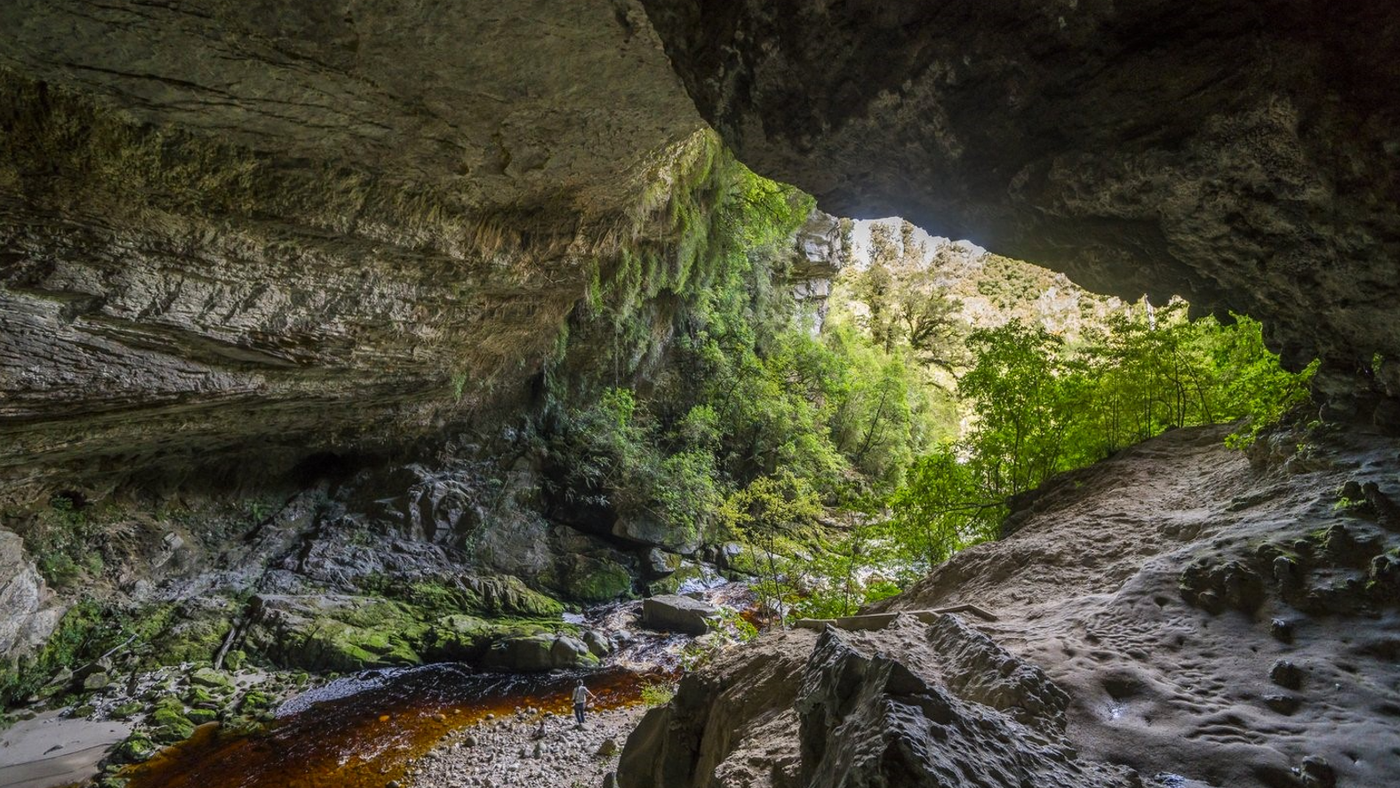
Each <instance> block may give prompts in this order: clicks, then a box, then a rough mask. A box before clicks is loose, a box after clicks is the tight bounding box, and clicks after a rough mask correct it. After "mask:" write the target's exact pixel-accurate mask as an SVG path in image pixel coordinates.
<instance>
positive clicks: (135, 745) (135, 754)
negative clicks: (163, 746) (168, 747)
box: [111, 731, 160, 763]
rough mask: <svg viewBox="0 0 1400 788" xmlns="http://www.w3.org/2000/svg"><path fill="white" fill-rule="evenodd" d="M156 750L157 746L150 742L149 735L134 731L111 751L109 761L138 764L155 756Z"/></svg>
mask: <svg viewBox="0 0 1400 788" xmlns="http://www.w3.org/2000/svg"><path fill="white" fill-rule="evenodd" d="M158 749H160V748H159V746H157V744H156V743H155V742H154V741H152V740H151V737H150V735H149V734H147V733H145V732H144V731H136V732H134V733H132V734H131V735H130V736H128V737H126V739H124V740H123V741H122V743H121V744H118V745H117V746H116V749H114V750H112V756H111V759H112V761H114V762H116V763H140V762H142V761H144V760H146V759H148V758H150V757H151V756H152V755H155V754H156V750H158Z"/></svg>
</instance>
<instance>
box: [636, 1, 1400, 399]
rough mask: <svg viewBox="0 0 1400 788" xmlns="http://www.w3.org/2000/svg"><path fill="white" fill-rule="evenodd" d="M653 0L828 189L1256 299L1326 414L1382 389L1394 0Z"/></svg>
mask: <svg viewBox="0 0 1400 788" xmlns="http://www.w3.org/2000/svg"><path fill="white" fill-rule="evenodd" d="M645 5H646V6H647V10H648V12H649V14H650V17H651V19H652V22H653V24H654V25H655V26H656V28H657V30H658V32H659V33H660V35H661V36H662V38H663V39H664V40H665V42H666V46H667V51H668V52H669V53H670V55H671V57H672V60H673V62H674V64H675V67H676V69H677V71H678V72H679V73H680V74H681V76H682V77H683V79H684V80H685V84H686V87H687V88H688V90H689V91H690V94H691V95H692V97H694V99H695V102H696V105H697V106H698V108H699V109H700V112H701V114H702V115H704V116H705V118H706V119H707V120H709V121H710V122H711V123H712V124H714V126H715V128H716V129H717V130H718V131H719V132H720V134H721V135H722V136H723V137H724V138H725V140H726V141H727V142H728V143H729V144H730V145H731V146H732V147H733V148H734V149H735V151H736V152H737V153H738V155H739V156H740V158H741V159H743V160H744V161H745V162H746V163H747V164H749V165H750V166H751V167H753V168H754V169H755V170H756V171H758V172H760V173H762V174H764V175H766V176H768V177H772V178H776V179H779V180H783V181H787V182H790V183H793V184H795V185H797V186H799V187H801V188H803V189H806V190H807V191H809V192H811V193H812V194H814V195H816V196H817V198H818V201H819V203H820V205H821V207H822V208H823V209H824V210H826V211H830V212H832V213H835V214H837V215H841V216H853V217H871V218H873V217H880V216H888V215H901V216H904V217H907V218H909V219H911V220H912V221H914V222H915V223H916V224H919V225H920V226H922V227H924V228H926V229H928V230H929V231H930V232H933V233H935V234H939V235H945V236H948V237H952V238H969V239H971V240H973V241H975V242H977V243H979V244H981V245H983V246H985V247H987V248H989V249H992V250H994V251H996V252H998V253H1000V254H1006V255H1008V256H1012V257H1017V258H1020V259H1024V260H1028V261H1031V262H1034V263H1037V264H1039V265H1045V266H1048V267H1052V268H1056V269H1058V270H1062V271H1065V272H1067V273H1068V274H1070V276H1071V277H1072V278H1073V279H1074V280H1075V281H1076V282H1078V283H1079V284H1081V285H1083V286H1085V287H1088V288H1090V289H1093V290H1097V291H1100V292H1105V293H1111V294H1117V295H1121V296H1125V297H1129V298H1136V297H1137V296H1139V295H1141V294H1143V293H1144V292H1147V293H1149V294H1151V295H1152V296H1153V297H1154V298H1155V299H1161V298H1163V297H1165V296H1168V295H1171V294H1173V293H1177V294H1181V295H1183V296H1185V297H1186V298H1188V299H1189V300H1190V301H1191V302H1192V303H1193V304H1194V305H1196V306H1198V307H1201V308H1204V309H1207V310H1216V311H1223V310H1226V309H1233V310H1236V311H1243V312H1248V313H1249V314H1251V315H1253V316H1255V317H1258V318H1260V319H1261V320H1263V321H1264V322H1265V328H1266V331H1268V332H1269V337H1270V340H1271V343H1272V345H1273V346H1274V347H1275V348H1276V349H1278V350H1280V351H1282V353H1283V355H1284V357H1285V360H1286V361H1287V362H1288V363H1289V364H1292V365H1294V366H1301V365H1302V364H1304V363H1306V362H1307V361H1308V360H1310V359H1311V358H1313V357H1315V356H1321V357H1323V358H1324V360H1325V361H1326V364H1327V368H1326V369H1325V371H1324V375H1323V376H1322V377H1323V381H1322V385H1321V386H1320V389H1321V390H1322V391H1323V393H1324V394H1326V395H1328V398H1329V400H1330V401H1331V402H1332V403H1333V406H1334V410H1335V412H1336V415H1339V416H1356V415H1365V414H1364V413H1363V412H1362V411H1364V410H1365V409H1364V408H1363V407H1362V405H1363V404H1364V403H1360V402H1356V401H1355V400H1356V399H1357V393H1358V392H1359V391H1362V390H1365V389H1369V388H1370V387H1371V386H1372V383H1373V380H1372V376H1375V377H1379V378H1380V385H1379V388H1382V389H1385V390H1386V391H1387V392H1388V393H1389V394H1390V395H1391V396H1394V395H1396V394H1397V393H1400V386H1397V385H1396V384H1397V383H1400V378H1397V377H1396V374H1397V373H1396V367H1395V365H1394V364H1393V362H1389V361H1387V362H1386V363H1385V364H1382V365H1381V367H1380V368H1379V369H1375V370H1373V369H1370V367H1371V362H1372V360H1373V359H1372V357H1373V354H1376V353H1380V354H1382V355H1383V356H1384V357H1385V358H1386V359H1393V358H1395V357H1396V356H1397V355H1400V323H1397V322H1396V321H1395V320H1394V315H1395V312H1394V304H1395V303H1396V302H1397V297H1400V210H1397V208H1400V100H1397V98H1396V94H1395V92H1394V90H1393V89H1392V87H1391V86H1393V85H1395V84H1397V82H1400V57H1397V54H1400V10H1397V8H1396V6H1395V4H1394V3H1391V2H1388V0H1365V1H1364V2H1355V3H1347V4H1345V5H1339V4H1337V3H1329V2H1325V1H1324V0H1309V1H1308V2H1285V1H1283V0H1260V1H1258V2H1248V3H1239V2H1232V1H1231V0H1210V1H1209V2H1197V3H1190V4H1187V5H1182V4H1180V3H1167V2H1161V0H1127V1H1126V2H1123V1H1120V2H1107V0H1102V1H1100V0H1088V1H1087V2H1086V1H1085V0H1066V1H1065V2H1048V3H1047V2H1041V1H1040V0H1009V1H1008V2H996V3H883V2H876V1H875V0H857V1H856V2H840V3H837V2H828V1H827V0H779V1H778V2H769V1H768V0H745V1H744V2H697V1H696V0H645ZM1358 370H1360V377H1357V374H1358ZM1362 399H1364V397H1363V398H1362Z"/></svg>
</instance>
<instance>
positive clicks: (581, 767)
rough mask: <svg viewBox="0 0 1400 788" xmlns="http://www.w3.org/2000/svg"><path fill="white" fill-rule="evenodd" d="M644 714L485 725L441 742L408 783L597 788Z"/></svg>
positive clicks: (617, 712) (444, 787) (518, 717)
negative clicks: (576, 721)
mask: <svg viewBox="0 0 1400 788" xmlns="http://www.w3.org/2000/svg"><path fill="white" fill-rule="evenodd" d="M645 713H646V707H644V706H631V707H626V708H621V709H611V710H608V711H601V712H589V714H588V718H587V722H586V723H585V724H584V726H583V727H582V728H579V727H577V726H576V725H575V724H574V721H573V718H572V717H568V718H562V717H558V716H554V715H548V716H541V715H538V714H526V713H521V714H515V715H511V716H508V717H505V718H498V719H493V720H486V721H484V722H482V723H480V724H478V725H473V726H471V727H469V728H463V729H461V730H458V731H455V732H453V733H451V734H449V735H448V736H446V737H444V738H443V740H442V742H441V743H439V744H438V745H437V746H436V747H434V748H433V750H432V751H431V752H429V753H428V754H426V755H424V756H423V757H422V758H420V759H418V761H417V762H416V763H414V764H413V765H411V766H410V767H409V769H408V773H407V781H408V783H409V785H411V786H414V787H415V788H459V787H460V786H473V788H475V787H476V786H481V787H482V788H490V787H492V786H494V787H496V788H500V787H502V786H511V788H533V787H534V786H540V788H575V787H577V788H597V787H598V786H600V785H602V784H603V778H604V776H605V775H606V774H607V773H608V772H612V771H615V770H616V769H617V758H618V752H620V750H621V748H622V744H623V743H624V742H625V741H626V739H627V734H628V733H630V732H631V731H632V729H633V728H635V727H636V725H637V721H638V720H640V719H641V718H642V715H643V714H645ZM541 723H543V735H540V725H541ZM609 741H611V742H612V747H611V748H609V747H607V746H605V743H606V742H609ZM604 753H606V754H604Z"/></svg>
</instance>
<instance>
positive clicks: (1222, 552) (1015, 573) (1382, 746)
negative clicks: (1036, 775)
mask: <svg viewBox="0 0 1400 788" xmlns="http://www.w3.org/2000/svg"><path fill="white" fill-rule="evenodd" d="M1224 433H1225V429H1224V428H1200V429H1188V430H1176V431H1172V432H1168V433H1165V434H1164V435H1162V436H1160V437H1158V438H1155V439H1153V440H1151V441H1148V442H1146V443H1143V444H1141V445H1139V446H1136V447H1133V448H1131V449H1128V450H1125V451H1124V452H1121V453H1120V454H1118V455H1116V456H1115V457H1113V458H1112V459H1110V460H1107V461H1105V462H1103V463H1100V464H1098V465H1096V466H1093V467H1091V468H1088V469H1085V470H1083V471H1079V472H1075V473H1074V474H1071V475H1068V476H1067V477H1065V478H1063V479H1060V480H1058V481H1057V482H1052V483H1051V484H1050V485H1047V486H1046V488H1044V489H1043V490H1042V491H1041V493H1040V494H1039V495H1038V496H1037V498H1036V500H1035V502H1034V504H1033V505H1031V508H1030V510H1029V511H1027V512H1025V513H1024V514H1023V515H1022V516H1021V517H1020V522H1021V525H1020V527H1019V529H1018V530H1016V532H1015V534H1014V535H1012V536H1010V537H1009V538H1007V539H1005V540H1004V541H1001V542H996V543H992V544H985V545H979V546H977V547H974V548H971V549H969V550H967V551H965V552H963V553H960V554H958V555H957V556H955V557H954V558H953V559H952V560H951V561H949V562H948V563H947V564H945V565H943V566H942V567H940V568H939V569H938V570H937V571H935V572H934V573H933V574H932V575H931V576H930V577H929V578H928V579H926V580H925V581H922V582H921V583H919V584H918V585H916V586H915V587H914V588H913V589H912V590H911V591H910V592H908V593H907V594H905V595H904V596H902V597H900V598H897V599H895V600H891V601H889V602H886V603H881V604H879V605H877V606H876V607H877V608H879V609H883V610H897V609H899V608H901V607H907V608H909V609H922V608H927V607H939V606H944V605H955V604H959V603H973V604H977V605H980V606H983V607H985V608H986V609H988V610H990V611H992V612H994V613H996V614H997V615H998V616H999V617H1000V619H1001V620H1000V621H998V622H996V623H987V622H980V621H978V622H974V623H975V624H976V626H977V628H978V629H980V630H982V631H984V632H986V633H987V634H989V635H990V636H991V637H992V638H994V639H995V640H996V642H997V643H998V644H1000V645H1001V646H1002V647H1004V648H1006V649H1007V650H1008V651H1010V652H1011V653H1013V654H1016V655H1017V656H1018V657H1020V658H1023V659H1025V660H1027V661H1029V662H1031V663H1033V664H1035V665H1038V666H1040V667H1042V668H1043V669H1044V670H1045V672H1046V673H1047V675H1049V676H1050V678H1052V679H1053V680H1054V681H1055V683H1056V684H1057V685H1059V686H1060V687H1062V688H1064V690H1065V691H1066V692H1068V693H1069V696H1070V698H1071V702H1070V704H1069V706H1068V708H1067V717H1068V721H1069V724H1068V727H1067V733H1068V736H1069V738H1070V740H1071V741H1072V742H1073V744H1074V746H1075V747H1077V748H1078V749H1079V750H1080V751H1081V752H1083V753H1084V754H1085V755H1086V756H1089V757H1094V758H1099V759H1103V760H1107V761H1111V762H1114V763H1123V764H1127V765H1130V766H1132V767H1134V768H1136V769H1138V770H1139V771H1140V772H1142V773H1143V774H1157V773H1169V774H1177V775H1183V776H1184V777H1186V778H1191V779H1194V780H1198V781H1200V782H1201V783H1203V784H1208V785H1216V786H1252V785H1262V786H1278V785H1298V784H1300V783H1298V782H1296V780H1297V779H1299V778H1298V777H1297V776H1296V774H1295V771H1294V770H1295V769H1296V770H1298V773H1301V772H1302V770H1303V768H1304V762H1305V759H1308V758H1313V759H1320V760H1321V761H1325V762H1326V763H1327V764H1328V767H1327V768H1328V769H1329V770H1331V771H1332V772H1333V773H1334V774H1335V776H1336V779H1337V784H1338V785H1342V786H1348V785H1350V786H1370V785H1384V784H1386V782H1387V781H1388V780H1390V779H1392V778H1391V777H1390V775H1392V774H1394V773H1396V770H1400V760H1397V758H1398V757H1400V755H1397V752H1396V751H1395V749H1394V726H1395V722H1396V719H1397V716H1396V715H1397V713H1400V691H1397V686H1400V684H1397V682H1400V669H1397V667H1396V663H1395V660H1394V655H1395V653H1396V645H1395V644H1396V643H1397V642H1400V594H1396V593H1394V590H1393V589H1394V586H1392V585H1389V583H1390V582H1391V580H1390V577H1391V575H1390V569H1389V567H1390V566H1391V560H1392V556H1394V555H1396V554H1400V535H1398V534H1396V533H1395V532H1394V531H1393V530H1391V529H1390V528H1389V527H1388V526H1387V522H1388V520H1387V519H1386V517H1385V516H1384V515H1383V512H1384V511H1385V510H1386V507H1385V505H1384V504H1382V505H1380V506H1377V505H1376V504H1375V503H1373V502H1371V501H1368V500H1366V498H1365V495H1364V494H1362V493H1361V492H1360V491H1361V489H1362V488H1363V487H1364V486H1365V485H1368V484H1369V485H1375V486H1374V488H1373V493H1372V496H1371V497H1372V498H1374V499H1375V500H1376V501H1378V502H1379V501H1382V500H1385V501H1388V500H1390V499H1392V498H1393V497H1394V496H1395V495H1397V494H1398V493H1400V487H1398V486H1397V485H1396V478H1397V460H1396V458H1397V456H1398V455H1397V449H1396V445H1395V442H1394V441H1393V440H1391V439H1386V438H1381V437H1378V436H1374V435H1359V434H1354V433H1353V434H1344V433H1337V432H1335V431H1330V430H1327V429H1321V430H1319V431H1316V432H1314V433H1294V432H1283V433H1278V434H1275V435H1272V436H1269V437H1268V438H1267V439H1265V440H1262V441H1261V442H1260V443H1258V444H1257V445H1256V446H1255V447H1254V448H1253V450H1252V452H1251V456H1252V458H1253V462H1252V463H1251V457H1250V456H1246V455H1245V454H1244V453H1242V452H1236V451H1232V450H1229V449H1227V448H1225V447H1224V446H1223V445H1222V442H1221V439H1222V437H1223V435H1224ZM1347 490H1352V491H1354V492H1356V493H1357V495H1356V498H1350V497H1347V495H1346V494H1345V492H1346V491H1347ZM1281 665H1283V666H1284V667H1280V666H1281ZM1310 779H1311V778H1310Z"/></svg>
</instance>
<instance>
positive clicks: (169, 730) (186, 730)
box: [150, 701, 195, 744]
mask: <svg viewBox="0 0 1400 788" xmlns="http://www.w3.org/2000/svg"><path fill="white" fill-rule="evenodd" d="M150 724H151V737H152V738H153V739H154V740H155V741H158V742H161V743H162V744H173V743H175V742H177V741H183V740H185V739H188V738H189V737H190V736H191V735H192V734H193V733H194V729H195V724H194V723H193V722H191V721H190V719H189V717H187V716H185V714H184V707H183V706H181V705H180V704H179V702H178V701H176V702H175V703H174V704H159V705H157V706H156V710H155V711H154V712H153V713H152V714H151V719H150Z"/></svg>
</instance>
